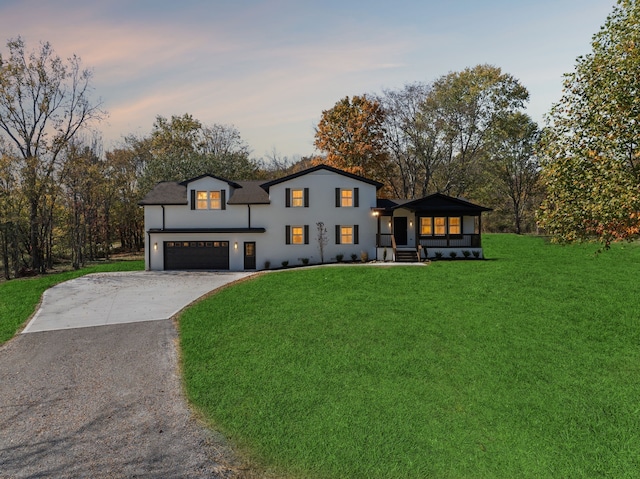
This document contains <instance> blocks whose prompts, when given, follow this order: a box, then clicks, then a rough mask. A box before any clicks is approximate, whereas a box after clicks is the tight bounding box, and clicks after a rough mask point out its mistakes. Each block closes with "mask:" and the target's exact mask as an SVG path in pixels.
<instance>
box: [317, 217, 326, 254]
mask: <svg viewBox="0 0 640 479" xmlns="http://www.w3.org/2000/svg"><path fill="white" fill-rule="evenodd" d="M316 232H317V235H316V240H317V241H318V249H320V263H324V248H325V246H327V245H328V244H329V236H328V235H327V228H326V227H325V226H324V222H323V221H318V222H317V223H316Z"/></svg>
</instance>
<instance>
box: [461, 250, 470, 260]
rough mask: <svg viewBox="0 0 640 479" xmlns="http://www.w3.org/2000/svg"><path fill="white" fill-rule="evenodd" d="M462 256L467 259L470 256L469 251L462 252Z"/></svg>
mask: <svg viewBox="0 0 640 479" xmlns="http://www.w3.org/2000/svg"><path fill="white" fill-rule="evenodd" d="M462 256H464V257H465V258H468V257H469V256H471V251H469V250H468V249H465V250H463V251H462Z"/></svg>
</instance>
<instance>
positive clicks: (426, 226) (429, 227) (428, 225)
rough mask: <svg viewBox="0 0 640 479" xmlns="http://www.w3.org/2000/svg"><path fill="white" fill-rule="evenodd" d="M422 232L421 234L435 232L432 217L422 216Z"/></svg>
mask: <svg viewBox="0 0 640 479" xmlns="http://www.w3.org/2000/svg"><path fill="white" fill-rule="evenodd" d="M420 234H421V235H432V234H433V220H432V219H431V218H420Z"/></svg>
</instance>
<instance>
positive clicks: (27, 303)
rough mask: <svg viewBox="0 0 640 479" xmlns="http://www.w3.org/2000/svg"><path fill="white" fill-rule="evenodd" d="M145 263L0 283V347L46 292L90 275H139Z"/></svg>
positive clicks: (115, 264) (106, 265)
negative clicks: (129, 272)
mask: <svg viewBox="0 0 640 479" xmlns="http://www.w3.org/2000/svg"><path fill="white" fill-rule="evenodd" d="M142 269H144V261H117V262H113V263H103V264H96V265H92V266H89V267H87V268H83V269H80V270H76V271H66V272H64V273H55V274H47V275H44V276H39V277H37V278H24V279H19V280H13V281H6V282H4V283H0V297H1V298H2V301H0V344H2V343H4V342H5V341H7V340H9V339H11V338H12V337H13V336H14V335H15V333H16V331H17V330H18V329H20V328H21V327H22V326H23V325H24V324H25V322H26V321H27V319H28V318H29V317H30V316H31V315H32V314H33V313H34V312H35V309H36V306H37V305H38V302H39V301H40V298H41V296H42V293H44V292H45V290H47V289H49V288H51V287H52V286H55V285H56V284H58V283H62V282H63V281H67V280H70V279H73V278H78V277H79V276H84V275H85V274H90V273H103V272H110V271H138V270H142Z"/></svg>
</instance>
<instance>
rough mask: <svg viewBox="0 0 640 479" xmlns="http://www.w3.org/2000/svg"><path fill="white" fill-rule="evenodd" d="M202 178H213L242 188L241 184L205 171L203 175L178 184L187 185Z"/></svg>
mask: <svg viewBox="0 0 640 479" xmlns="http://www.w3.org/2000/svg"><path fill="white" fill-rule="evenodd" d="M202 178H213V179H214V180H219V181H224V182H225V183H227V184H228V185H229V186H232V187H233V188H242V185H239V184H238V183H236V182H235V181H231V180H227V179H226V178H222V177H221V176H216V175H211V174H209V173H205V174H203V175H200V176H196V177H195V178H189V179H188V180H184V181H181V182H180V183H178V184H179V185H183V186H187V185H188V184H189V183H192V182H194V181H198V180H200V179H202Z"/></svg>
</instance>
